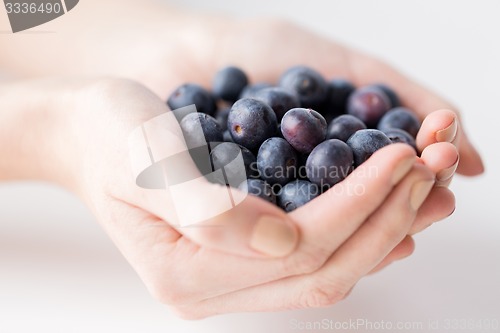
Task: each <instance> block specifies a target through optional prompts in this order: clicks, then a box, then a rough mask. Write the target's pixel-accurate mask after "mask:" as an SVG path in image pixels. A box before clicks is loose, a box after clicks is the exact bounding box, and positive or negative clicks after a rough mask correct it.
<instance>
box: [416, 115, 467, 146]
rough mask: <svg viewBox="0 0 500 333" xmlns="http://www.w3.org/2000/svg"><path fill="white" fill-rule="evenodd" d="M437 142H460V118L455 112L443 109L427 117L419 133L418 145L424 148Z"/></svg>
mask: <svg viewBox="0 0 500 333" xmlns="http://www.w3.org/2000/svg"><path fill="white" fill-rule="evenodd" d="M436 142H451V143H454V144H455V145H456V146H458V145H459V142H460V133H458V118H457V115H456V114H455V112H453V111H451V110H447V109H441V110H438V111H434V112H432V113H430V114H429V115H428V116H427V117H425V119H424V121H423V122H422V126H421V127H420V131H419V132H418V135H417V147H418V149H419V151H422V150H424V149H425V148H427V146H430V145H431V144H433V143H436Z"/></svg>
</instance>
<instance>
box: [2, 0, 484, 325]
mask: <svg viewBox="0 0 500 333" xmlns="http://www.w3.org/2000/svg"><path fill="white" fill-rule="evenodd" d="M89 3H91V2H90V1H89ZM83 5H84V4H83V3H82V6H83ZM128 6H129V7H130V6H132V5H130V4H128ZM146 7H147V6H146ZM161 8H163V7H160V8H159V9H158V10H154V13H155V14H154V15H153V14H151V15H150V16H147V18H149V19H145V20H144V22H142V23H137V24H136V25H131V22H134V20H136V19H137V17H140V16H141V15H137V11H135V12H134V11H133V10H130V11H129V12H128V13H129V16H128V17H127V16H126V15H125V16H120V15H118V16H117V17H120V21H117V24H118V27H117V28H116V29H113V30H108V31H99V35H100V36H101V37H100V38H103V39H99V38H97V37H98V35H97V34H96V35H95V36H91V35H90V34H89V35H88V36H87V37H86V38H88V41H89V43H90V41H91V42H92V43H96V44H94V46H95V47H94V48H89V50H88V51H87V52H88V53H87V54H86V56H87V58H86V62H85V65H84V66H82V67H81V68H79V67H78V66H74V65H73V66H74V67H75V68H72V69H71V70H69V68H68V67H66V69H68V70H69V71H71V72H72V73H78V71H79V70H80V69H81V70H86V73H85V74H89V73H92V68H95V69H94V70H95V71H96V72H95V73H111V74H116V75H126V76H128V77H132V78H134V79H136V80H138V81H140V82H142V83H143V84H145V85H147V86H148V87H149V88H150V89H152V90H153V91H154V92H155V93H156V94H158V95H160V96H161V97H166V95H167V94H168V93H169V92H170V91H171V90H173V89H174V88H175V86H177V85H179V84H181V83H183V82H185V81H192V82H201V83H203V84H205V85H209V83H210V78H211V77H212V75H213V73H214V72H215V70H216V69H217V68H219V67H222V66H223V65H227V64H229V63H231V64H235V65H240V66H241V67H243V68H244V69H245V70H246V71H247V72H248V73H249V74H250V76H251V79H252V80H253V81H254V82H256V81H271V82H273V81H275V80H276V79H277V76H278V75H279V74H280V73H281V72H282V71H283V70H284V69H286V68H287V67H289V66H291V65H294V64H306V65H310V66H312V67H315V68H316V69H318V70H320V71H321V72H322V73H323V74H324V75H325V76H326V77H334V76H341V77H344V78H347V79H350V80H352V81H353V82H354V83H355V84H357V85H363V84H367V83H372V82H385V83H387V84H389V85H390V86H391V87H394V88H395V89H396V91H397V92H398V93H399V94H400V96H401V97H402V100H403V103H404V104H406V105H407V106H409V107H410V108H412V109H413V110H415V112H417V114H418V115H419V116H420V117H421V119H424V123H423V126H422V129H421V131H420V133H419V136H418V138H417V142H418V148H419V150H420V151H422V155H421V160H422V161H423V163H424V164H425V165H421V164H420V163H416V164H415V163H414V159H415V156H414V152H413V151H412V150H411V149H409V148H408V147H406V146H404V145H391V146H389V147H386V148H384V149H382V150H381V151H379V152H377V153H376V154H375V155H374V156H373V157H372V158H371V159H370V161H369V162H367V163H366V164H365V165H363V167H361V168H358V169H357V170H356V171H355V172H354V173H353V174H351V175H350V176H349V177H348V179H346V180H345V181H344V182H342V183H341V184H339V185H337V186H336V187H334V188H333V189H332V190H330V191H329V192H328V193H326V194H324V195H322V196H321V197H319V198H318V199H316V200H314V201H312V202H310V203H309V204H308V205H305V206H303V207H301V208H300V209H297V210H296V211H294V212H293V213H291V214H289V215H286V214H284V213H283V212H282V211H280V210H279V209H278V208H276V207H274V206H272V205H270V204H267V203H265V202H263V201H261V200H259V199H257V198H254V197H247V198H245V199H244V200H243V202H242V203H241V204H239V205H237V206H236V207H235V208H233V209H231V210H229V211H227V212H226V213H224V214H221V215H219V216H216V217H213V218H210V219H209V220H207V221H206V222H204V223H202V224H199V225H197V226H196V227H194V226H192V227H189V228H188V227H186V228H179V227H176V226H175V225H171V224H169V222H170V223H171V212H172V209H169V208H172V205H173V201H172V199H171V198H169V197H168V194H167V191H162V190H144V189H140V188H139V187H137V186H136V184H135V179H133V173H132V171H131V169H130V159H129V155H128V150H129V147H128V137H129V135H130V133H131V132H132V131H133V130H134V129H135V128H137V127H138V126H141V125H142V124H144V123H145V122H146V121H148V120H149V119H151V118H154V117H156V116H158V115H161V114H164V113H165V112H168V110H167V109H166V106H165V104H164V103H163V102H162V101H161V100H160V99H158V98H157V97H156V96H154V94H152V93H151V92H150V91H148V90H147V89H144V88H143V87H142V86H140V85H137V84H135V83H131V82H129V81H123V80H99V81H98V82H90V81H89V82H84V83H81V82H79V83H71V84H70V86H72V87H73V88H71V89H68V88H64V89H61V90H62V91H64V94H60V93H58V91H59V92H60V91H61V90H58V89H60V88H58V87H60V86H64V87H67V86H68V83H67V82H63V83H54V84H49V85H46V84H43V85H42V86H43V87H44V88H47V86H48V87H49V88H48V89H51V87H52V86H55V87H54V88H53V89H54V91H55V92H54V93H53V94H54V96H58V97H57V98H55V100H60V99H61V96H63V97H64V98H62V100H63V101H64V103H63V104H64V107H63V108H61V106H60V103H59V102H54V103H53V104H54V105H59V106H57V107H54V108H55V109H58V110H59V111H58V112H57V114H58V115H57V117H56V116H54V117H55V118H53V120H54V121H51V122H50V123H52V124H53V123H54V122H55V123H57V126H54V127H55V128H54V129H53V133H52V135H50V136H51V137H53V138H52V139H51V140H46V141H49V142H52V144H49V143H48V142H45V143H44V145H47V146H48V148H46V149H42V150H41V151H42V152H43V151H46V152H47V155H46V156H49V157H51V158H50V159H49V161H44V162H43V163H42V165H43V169H44V170H45V171H46V172H42V173H37V172H33V175H30V176H33V177H37V178H39V177H41V176H43V175H45V177H44V178H48V179H52V180H55V181H58V182H59V183H61V184H63V185H65V186H67V187H70V188H72V189H73V190H74V191H75V192H77V193H79V194H80V196H82V198H84V200H85V201H86V202H87V204H88V205H89V206H90V207H91V209H92V210H93V212H94V213H95V214H96V216H97V218H98V219H99V221H100V223H101V224H102V225H103V227H104V228H105V230H106V231H107V232H108V234H109V235H110V237H111V238H112V239H113V241H114V242H115V243H116V244H117V246H118V247H119V249H120V250H121V251H122V253H123V254H124V255H125V257H126V258H127V259H128V260H129V262H130V263H131V265H132V266H133V267H134V268H135V269H136V271H137V272H138V274H139V275H140V276H141V278H142V279H143V281H144V282H145V283H146V285H147V286H148V288H149V290H150V291H151V292H152V293H153V295H155V296H156V297H157V298H159V299H160V300H161V301H163V302H165V303H167V304H169V305H171V306H172V307H173V308H174V309H175V310H176V311H177V312H178V313H179V314H181V315H183V316H185V317H189V318H201V317H205V316H210V315H214V314H219V313H225V312H235V311H264V310H266V311H271V310H279V309H287V308H299V307H314V306H325V305H330V304H333V303H335V302H336V301H338V300H340V299H342V298H343V297H344V296H345V295H347V294H348V292H349V290H350V289H351V288H352V287H353V286H354V284H355V283H356V282H357V281H358V280H359V279H360V278H361V277H363V276H364V275H366V274H368V273H369V272H370V271H374V270H378V269H380V268H382V267H384V266H385V265H387V264H389V263H390V262H392V261H393V260H395V259H398V258H402V257H404V256H407V255H409V254H410V253H411V252H412V250H413V241H412V239H411V237H409V236H406V235H408V234H413V233H415V232H417V231H419V230H421V229H423V228H425V227H426V226H428V225H430V224H432V223H433V222H435V221H438V220H440V219H442V218H444V217H446V216H448V215H449V214H450V213H451V212H452V211H453V209H454V198H453V194H452V193H451V192H450V191H449V190H448V189H447V188H446V186H438V187H434V188H433V189H431V188H430V186H431V185H432V184H434V179H435V178H436V183H438V184H439V185H447V183H448V182H449V181H450V180H451V177H452V176H453V174H454V171H455V168H456V167H457V165H456V164H457V162H458V153H457V149H455V146H454V145H456V146H457V147H458V150H459V151H460V154H461V156H460V167H459V170H460V171H461V172H462V173H464V174H468V175H473V174H478V173H480V172H482V164H481V162H480V158H479V156H478V155H477V153H476V152H475V150H474V148H473V147H472V145H471V144H470V143H469V141H468V140H467V138H466V136H465V134H464V132H463V130H462V125H461V124H460V122H459V121H458V118H457V116H456V113H455V112H453V111H451V110H447V109H450V106H449V105H448V104H447V103H445V102H443V101H442V100H441V99H439V98H437V97H435V96H434V95H433V94H432V93H430V92H428V91H427V90H425V89H423V88H421V87H419V86H418V85H416V84H415V83H412V82H411V81H409V80H408V79H405V78H404V77H403V76H401V75H400V74H399V73H397V72H396V71H394V70H393V69H391V68H389V67H388V66H387V65H385V64H383V63H381V62H380V61H378V60H374V59H372V58H370V57H367V56H365V55H361V54H360V53H358V52H355V51H352V50H350V49H348V48H345V47H343V46H340V45H338V44H335V43H332V42H331V41H328V40H326V39H323V38H321V37H318V36H316V35H314V34H311V33H309V32H307V31H305V30H303V29H301V28H298V27H296V26H294V25H291V24H289V23H283V22H274V21H267V20H266V21H246V22H235V21H230V20H228V19H226V18H217V19H214V18H211V17H205V16H199V17H197V18H196V19H195V18H193V17H191V18H190V19H187V18H186V19H184V20H180V22H181V23H183V24H187V23H186V22H189V23H190V24H191V25H190V26H189V27H188V28H186V30H184V31H191V32H193V33H192V34H190V33H185V34H183V35H182V36H181V37H182V38H181V37H179V36H178V35H176V34H175V33H174V32H175V29H177V30H178V29H181V30H182V29H183V28H182V25H181V26H177V25H175V24H174V25H170V26H167V25H166V22H162V21H161V20H160V19H159V18H160V17H162V15H167V14H168V10H166V11H165V12H162V9H161ZM82 12H84V11H82ZM132 13H135V14H136V15H135V16H134V15H132ZM145 17H146V16H145ZM107 18H108V19H109V16H108V17H107ZM122 20H123V21H122ZM137 20H138V19H137ZM164 21H165V20H164ZM95 22H96V23H95V25H96V26H99V17H97V18H96V21H95ZM176 22H177V23H179V22H178V21H176ZM120 24H123V26H121V28H123V29H121V28H120ZM132 26H133V27H139V28H137V29H139V31H138V32H137V31H136V32H137V36H149V37H148V38H147V39H146V40H144V41H143V42H144V43H143V44H141V52H138V50H137V48H136V47H135V45H132V44H134V43H133V40H132V41H131V40H130V38H129V37H130V36H132V37H133V36H134V35H131V34H130V32H131V31H130V30H128V29H130V27H132ZM127 27H128V28H127ZM196 27H202V29H197V28H196ZM168 29H170V30H168ZM148 31H149V34H148ZM158 32H159V33H158ZM151 36H155V38H150V37H151ZM62 37H64V36H62ZM93 37H95V38H96V40H94V38H93ZM56 38H58V37H56ZM138 38H139V37H138ZM103 40H108V41H109V40H112V41H113V47H110V51H111V52H112V56H108V59H109V60H108V62H109V64H110V66H109V67H108V66H106V61H104V60H103V59H104V56H103V54H102V53H100V52H102V51H100V50H102V45H103V44H102V43H101V44H99V41H103ZM55 43H56V44H57V41H56V42H55ZM48 49H49V50H50V48H48ZM127 50H134V52H133V54H134V55H135V57H131V56H130V54H127ZM180 50H182V51H183V52H180ZM120 54H122V55H123V58H120ZM143 57H144V58H143ZM117 59H120V61H118V60H117ZM73 60H74V61H77V55H76V59H75V58H74V59H73ZM144 60H146V61H144ZM92 61H96V64H94V65H93V64H92ZM41 62H42V63H43V61H41ZM113 62H115V63H114V64H113ZM97 63H99V65H97ZM64 66H65V64H60V66H59V68H62V70H64V69H65V67H64ZM47 68H50V66H49V67H47ZM52 69H53V70H54V72H57V70H60V69H58V68H56V67H54V68H52ZM41 71H42V70H41ZM35 85H36V84H35ZM18 90H20V91H23V89H22V88H21V89H18ZM68 90H69V92H68ZM17 93H19V92H17ZM19 94H20V95H23V96H24V95H29V89H28V91H26V92H25V94H22V93H19ZM61 109H64V110H61ZM68 110H71V112H64V111H68ZM435 110H438V111H436V112H433V111H435ZM426 116H427V118H426ZM40 118H41V119H45V118H43V117H40ZM51 126H53V125H51ZM10 132H11V131H10ZM39 132H43V131H39ZM0 133H1V131H0ZM6 133H7V132H5V133H3V138H2V139H4V138H7V139H9V137H8V135H6ZM37 133H38V132H37V131H35V132H34V134H33V140H35V138H36V135H35V134H37ZM456 133H458V134H456ZM38 134H39V133H38ZM455 134H456V135H455ZM39 135H40V134H39ZM61 138H64V139H63V140H61ZM70 138H71V139H70ZM66 139H67V140H66ZM38 140H40V137H38ZM26 141H27V140H24V148H25V150H28V151H29V150H30V148H29V147H30V145H28V144H27V143H26ZM35 142H36V141H35ZM158 144H159V145H162V144H165V145H167V144H169V143H167V142H164V143H163V142H159V143H158ZM33 146H34V145H33ZM56 152H57V153H56ZM43 156H44V155H43V154H42V153H39V156H38V157H39V158H40V161H43V158H42V157H43ZM26 159H27V158H26ZM19 160H20V161H24V160H25V159H19ZM27 160H29V159H27ZM54 161H57V162H58V164H57V167H56V166H55V165H52V162H54ZM32 165H33V164H32ZM2 167H3V169H4V170H12V165H10V166H9V165H6V166H2V163H0V171H2ZM9 167H10V168H9ZM369 168H375V170H378V171H377V172H376V173H373V172H372V173H370V172H364V173H363V172H362V171H366V170H370V169H369ZM22 169H23V168H20V169H19V170H21V171H19V172H21V174H18V175H16V173H13V174H14V175H16V176H15V177H22V176H23V173H22ZM32 171H33V170H32ZM436 175H437V177H436ZM353 188H358V189H359V188H363V190H364V191H363V193H362V195H357V194H355V193H354V194H353V192H352V191H349V189H351V190H352V189H353ZM223 190H224V191H226V190H225V189H223V188H220V187H218V186H216V185H213V184H209V183H203V184H200V187H199V191H200V192H201V193H209V194H211V195H212V196H213V197H214V198H216V197H217V195H218V194H221V191H223ZM429 191H430V193H429ZM221 195H222V194H221ZM212 204H213V205H217V201H216V200H214V202H213V203H212ZM203 207H204V206H203V205H202V206H198V207H196V209H201V210H203V209H207V210H208V209H209V208H210V207H208V205H207V207H205V208H203ZM193 209H194V208H193ZM259 222H262V223H263V224H261V223H259Z"/></svg>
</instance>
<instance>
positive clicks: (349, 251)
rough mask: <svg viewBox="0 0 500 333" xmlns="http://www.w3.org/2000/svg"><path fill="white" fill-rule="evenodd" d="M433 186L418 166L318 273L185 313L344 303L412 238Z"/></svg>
mask: <svg viewBox="0 0 500 333" xmlns="http://www.w3.org/2000/svg"><path fill="white" fill-rule="evenodd" d="M433 184H434V175H433V174H432V172H431V171H430V170H429V169H428V168H426V167H425V166H422V165H415V166H414V168H413V170H412V172H411V173H410V174H408V175H407V176H406V177H405V179H404V180H403V181H401V183H400V184H399V185H397V187H396V188H395V189H394V191H393V192H392V193H391V194H390V195H389V196H388V198H387V199H386V201H385V202H384V204H383V205H382V206H381V207H380V208H379V209H378V210H377V211H376V212H375V213H374V214H373V215H372V216H371V217H370V219H369V220H368V221H367V222H366V223H365V224H363V226H362V227H361V228H360V229H359V230H358V231H357V232H356V233H355V234H354V235H353V236H352V237H351V238H349V240H347V241H346V242H345V244H343V245H342V246H341V247H340V248H339V249H338V251H337V252H335V253H334V254H333V255H332V257H331V258H330V259H329V260H328V261H327V263H326V264H325V265H324V266H323V267H322V268H321V269H319V270H318V271H316V272H314V273H311V274H307V275H301V276H295V277H290V278H287V279H282V280H280V281H275V282H272V283H267V284H264V285H260V286H256V287H252V288H247V289H244V290H240V291H237V292H234V293H231V294H226V295H222V296H219V297H216V298H213V299H208V300H205V301H202V302H199V303H197V304H193V305H190V306H185V307H182V308H180V309H179V311H181V312H182V313H183V314H184V316H186V317H198V318H203V317H206V316H209V315H213V314H216V313H229V312H239V311H276V310H281V309H291V308H304V307H322V306H329V305H331V304H333V303H335V302H337V301H339V300H341V299H343V297H344V296H345V295H346V293H347V292H348V291H349V290H350V289H351V288H352V286H354V284H355V283H356V282H357V281H358V280H359V279H360V278H361V277H362V276H364V275H366V274H367V273H368V272H370V271H371V270H372V269H374V268H375V267H376V266H377V265H378V264H379V263H381V262H382V260H383V259H384V258H385V257H386V256H387V255H388V254H389V253H390V252H391V251H392V250H393V249H394V248H395V247H396V246H397V244H399V243H400V242H401V241H402V240H403V239H404V238H405V237H406V234H407V232H408V230H409V228H410V226H411V224H412V223H413V220H414V218H415V216H416V214H417V211H418V208H419V207H420V205H421V204H422V202H423V201H424V200H425V198H426V197H427V195H428V193H429V191H430V190H431V188H432V187H433ZM249 300H251V302H249Z"/></svg>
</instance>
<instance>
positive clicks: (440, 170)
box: [421, 142, 459, 186]
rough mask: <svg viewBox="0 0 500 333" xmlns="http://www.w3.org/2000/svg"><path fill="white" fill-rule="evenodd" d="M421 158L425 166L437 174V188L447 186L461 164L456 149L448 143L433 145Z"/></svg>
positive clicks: (426, 149)
mask: <svg viewBox="0 0 500 333" xmlns="http://www.w3.org/2000/svg"><path fill="white" fill-rule="evenodd" d="M421 158H422V160H423V161H424V163H425V165H427V166H428V167H429V169H431V170H432V171H433V172H434V173H435V174H436V186H444V185H446V186H447V185H448V181H449V180H451V178H453V175H454V174H455V171H456V169H457V166H458V162H459V156H458V151H457V149H456V147H455V146H454V145H453V144H451V143H447V142H439V143H435V144H431V145H430V146H427V147H426V148H425V149H424V150H423V152H422V154H421Z"/></svg>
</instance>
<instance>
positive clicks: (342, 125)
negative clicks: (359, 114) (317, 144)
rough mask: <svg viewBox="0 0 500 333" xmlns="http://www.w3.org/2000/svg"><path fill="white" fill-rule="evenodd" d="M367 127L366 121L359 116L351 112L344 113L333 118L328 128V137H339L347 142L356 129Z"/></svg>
mask: <svg viewBox="0 0 500 333" xmlns="http://www.w3.org/2000/svg"><path fill="white" fill-rule="evenodd" d="M362 129H366V125H365V123H363V122H362V121H361V120H360V119H359V118H356V117H354V116H351V115H349V114H343V115H341V116H338V117H337V118H335V119H333V120H332V122H331V123H330V125H328V130H327V134H326V137H327V139H339V140H342V141H344V142H346V141H347V140H348V139H349V138H350V137H351V135H353V134H354V133H355V132H356V131H359V130H362Z"/></svg>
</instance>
